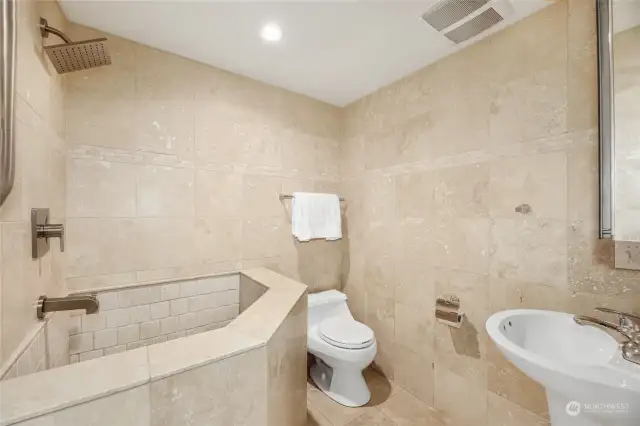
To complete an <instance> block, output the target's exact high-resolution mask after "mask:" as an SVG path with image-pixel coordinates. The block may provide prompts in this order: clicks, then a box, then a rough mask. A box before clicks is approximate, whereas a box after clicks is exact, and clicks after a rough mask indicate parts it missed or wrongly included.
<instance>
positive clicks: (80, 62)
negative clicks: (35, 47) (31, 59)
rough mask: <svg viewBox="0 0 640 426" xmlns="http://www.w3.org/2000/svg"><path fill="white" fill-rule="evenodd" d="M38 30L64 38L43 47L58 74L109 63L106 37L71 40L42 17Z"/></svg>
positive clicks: (47, 34) (46, 34)
mask: <svg viewBox="0 0 640 426" xmlns="http://www.w3.org/2000/svg"><path fill="white" fill-rule="evenodd" d="M40 32H41V34H42V36H43V37H48V36H49V33H52V34H55V35H57V36H58V37H60V38H61V39H62V40H64V43H63V44H56V45H54V46H45V47H44V50H45V52H47V55H48V56H49V59H50V60H51V63H53V66H54V67H55V68H56V71H58V74H66V73H69V72H73V71H81V70H87V69H90V68H97V67H102V66H105V65H111V56H110V55H109V50H108V48H107V44H106V42H107V39H106V38H104V37H103V38H97V39H93V40H85V41H76V42H73V41H71V39H70V38H69V37H67V36H66V35H65V34H64V33H63V32H62V31H59V30H57V29H55V28H53V27H50V26H49V25H47V20H46V19H44V18H40Z"/></svg>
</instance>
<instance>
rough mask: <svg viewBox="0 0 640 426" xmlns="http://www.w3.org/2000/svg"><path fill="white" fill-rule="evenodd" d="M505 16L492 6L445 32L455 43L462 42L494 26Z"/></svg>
mask: <svg viewBox="0 0 640 426" xmlns="http://www.w3.org/2000/svg"><path fill="white" fill-rule="evenodd" d="M503 19H504V18H503V17H502V16H501V15H500V14H499V13H498V12H496V10H495V9H494V8H492V7H490V8H489V9H487V10H485V11H484V12H482V13H481V14H480V15H478V16H476V17H475V18H473V19H471V20H469V21H468V22H465V23H464V24H462V25H460V26H459V27H457V28H456V29H455V30H452V31H450V32H448V33H446V34H445V36H446V37H447V38H448V39H449V40H451V41H452V42H454V43H456V44H457V43H462V42H463V41H467V40H469V39H470V38H472V37H475V36H477V35H478V34H480V33H481V32H483V31H486V30H488V29H489V28H491V27H493V26H494V25H496V24H497V23H499V22H500V21H502V20H503Z"/></svg>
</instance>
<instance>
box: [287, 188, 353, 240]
mask: <svg viewBox="0 0 640 426" xmlns="http://www.w3.org/2000/svg"><path fill="white" fill-rule="evenodd" d="M291 210H292V213H291V224H292V232H293V236H294V237H296V238H297V239H298V241H309V240H313V239H316V238H324V239H326V240H329V241H332V240H339V239H341V238H342V224H341V218H340V199H339V198H338V196H337V195H335V194H317V193H308V192H294V193H293V205H292V209H291Z"/></svg>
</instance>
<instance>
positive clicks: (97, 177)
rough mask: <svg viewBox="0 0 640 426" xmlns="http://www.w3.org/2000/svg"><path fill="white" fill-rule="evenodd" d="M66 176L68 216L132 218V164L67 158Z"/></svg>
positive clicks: (135, 174) (133, 184)
mask: <svg viewBox="0 0 640 426" xmlns="http://www.w3.org/2000/svg"><path fill="white" fill-rule="evenodd" d="M67 173H68V186H67V214H68V215H69V217H135V215H136V176H137V167H136V166H135V165H133V164H125V163H114V162H107V161H93V160H83V159H73V158H71V159H69V162H68V171H67Z"/></svg>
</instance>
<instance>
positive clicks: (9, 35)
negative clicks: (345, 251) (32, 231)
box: [0, 0, 18, 205]
mask: <svg viewBox="0 0 640 426" xmlns="http://www.w3.org/2000/svg"><path fill="white" fill-rule="evenodd" d="M16 5H17V2H16V0H0V15H1V19H2V27H0V50H1V51H2V52H1V56H0V61H1V62H0V205H2V203H4V201H5V200H6V199H7V197H8V196H9V193H10V192H11V189H12V188H13V182H14V179H15V161H16V155H15V141H14V126H15V114H14V107H15V92H16V91H15V82H16V54H17V53H16V51H17V47H16V46H17V41H16V40H17V22H18V20H17V6H16Z"/></svg>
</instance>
